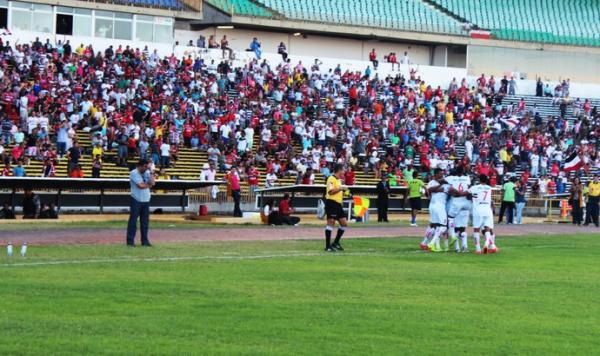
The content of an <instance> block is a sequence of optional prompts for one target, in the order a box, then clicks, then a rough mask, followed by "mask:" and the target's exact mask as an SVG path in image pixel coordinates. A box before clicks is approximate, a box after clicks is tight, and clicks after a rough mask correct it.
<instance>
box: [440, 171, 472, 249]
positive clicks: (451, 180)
mask: <svg viewBox="0 0 600 356" xmlns="http://www.w3.org/2000/svg"><path fill="white" fill-rule="evenodd" d="M446 181H447V182H448V184H450V186H451V187H450V201H449V203H448V229H449V230H450V245H452V244H455V246H454V250H455V251H456V252H461V251H462V252H469V249H468V246H467V231H466V230H467V226H468V224H469V215H470V214H471V202H470V201H469V199H468V198H467V196H466V194H465V193H466V192H468V190H469V188H470V187H471V178H470V177H469V176H468V175H465V173H464V169H463V167H461V166H458V167H456V170H455V175H453V176H449V177H447V178H446ZM457 235H459V236H460V241H459V240H458V239H457ZM446 241H447V240H446ZM446 249H447V248H446Z"/></svg>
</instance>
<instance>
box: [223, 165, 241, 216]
mask: <svg viewBox="0 0 600 356" xmlns="http://www.w3.org/2000/svg"><path fill="white" fill-rule="evenodd" d="M227 182H228V183H229V188H230V189H231V196H232V197H233V202H234V207H233V217H236V218H241V217H242V216H243V214H242V209H240V198H241V197H242V195H241V192H240V190H241V187H240V173H239V172H238V169H237V167H235V166H234V167H232V168H231V171H230V172H229V174H228V175H227Z"/></svg>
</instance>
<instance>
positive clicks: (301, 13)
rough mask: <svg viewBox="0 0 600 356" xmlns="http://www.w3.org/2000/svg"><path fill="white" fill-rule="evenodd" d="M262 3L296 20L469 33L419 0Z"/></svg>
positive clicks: (264, 0)
mask: <svg viewBox="0 0 600 356" xmlns="http://www.w3.org/2000/svg"><path fill="white" fill-rule="evenodd" d="M258 2H259V3H261V4H264V5H265V6H267V7H268V8H271V9H274V10H276V11H278V12H279V13H281V14H283V15H284V16H286V17H288V18H290V19H295V20H302V21H318V22H325V23H337V24H346V25H355V26H368V27H382V28H393V29H401V30H408V31H419V32H434V33H443V34H453V35H468V33H467V32H466V31H465V30H464V29H463V28H462V26H461V23H459V22H458V21H456V20H455V19H453V18H452V17H450V16H448V15H446V14H444V13H442V12H441V11H438V10H437V9H435V8H433V7H431V6H429V5H428V4H425V3H424V2H422V1H419V0H392V1H389V0H371V1H368V0H360V1H343V0H306V1H295V0H259V1H258Z"/></svg>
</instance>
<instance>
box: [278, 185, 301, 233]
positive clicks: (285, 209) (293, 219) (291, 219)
mask: <svg viewBox="0 0 600 356" xmlns="http://www.w3.org/2000/svg"><path fill="white" fill-rule="evenodd" d="M291 201H292V200H291V199H290V195H289V194H288V193H285V194H284V195H283V199H282V200H281V201H280V202H279V217H280V219H281V222H282V223H283V224H286V225H294V226H298V224H299V223H300V218H299V217H297V216H291V214H292V213H293V212H294V208H293V207H292V205H291Z"/></svg>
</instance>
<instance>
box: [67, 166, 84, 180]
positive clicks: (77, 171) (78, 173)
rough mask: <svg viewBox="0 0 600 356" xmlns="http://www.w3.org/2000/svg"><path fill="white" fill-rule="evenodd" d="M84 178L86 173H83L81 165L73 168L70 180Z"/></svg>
mask: <svg viewBox="0 0 600 356" xmlns="http://www.w3.org/2000/svg"><path fill="white" fill-rule="evenodd" d="M83 177H84V173H83V169H81V165H80V164H78V165H76V166H75V167H73V168H72V169H71V172H70V173H69V178H83Z"/></svg>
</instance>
